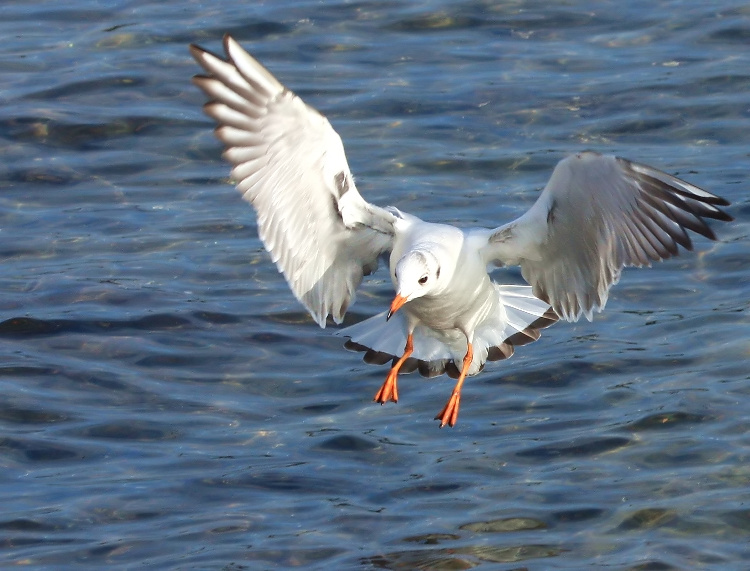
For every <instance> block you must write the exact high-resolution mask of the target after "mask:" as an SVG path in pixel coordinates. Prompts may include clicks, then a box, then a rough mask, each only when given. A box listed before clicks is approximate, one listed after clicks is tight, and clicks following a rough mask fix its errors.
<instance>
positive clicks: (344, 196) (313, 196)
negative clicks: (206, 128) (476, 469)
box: [191, 36, 731, 426]
mask: <svg viewBox="0 0 750 571" xmlns="http://www.w3.org/2000/svg"><path fill="white" fill-rule="evenodd" d="M224 48H225V50H226V54H227V59H226V60H224V59H222V58H220V57H218V56H215V55H213V54H211V53H210V52H208V51H205V50H203V49H201V48H199V47H197V46H191V52H192V54H193V56H194V57H195V59H196V60H197V61H198V63H199V64H200V65H201V66H202V67H203V68H204V69H205V70H206V72H207V74H208V75H199V76H196V77H195V78H194V81H195V83H196V85H198V86H199V87H200V88H201V89H203V91H204V92H205V93H206V94H207V95H208V96H209V98H210V101H209V102H208V103H207V104H206V105H205V111H206V113H207V114H208V115H210V116H211V117H213V118H214V119H215V120H216V121H217V123H218V124H219V126H218V127H217V129H216V136H217V137H218V138H219V140H221V141H222V142H223V143H224V144H225V145H226V150H225V152H224V158H225V159H227V161H229V162H230V163H231V164H232V165H233V168H232V173H231V176H232V178H233V179H234V180H235V182H236V184H237V189H238V190H239V191H240V192H241V193H242V195H243V197H244V198H245V200H247V201H248V202H250V203H251V204H252V205H253V207H254V208H255V211H256V213H257V217H258V231H259V234H260V237H261V240H262V241H263V243H264V244H265V246H266V249H267V250H268V251H269V253H270V254H271V257H272V259H273V261H274V262H275V263H276V265H277V266H278V268H279V270H280V271H281V272H282V273H283V274H284V277H285V278H286V280H287V282H288V283H289V286H290V287H291V289H292V291H293V292H294V294H295V296H296V297H297V299H298V300H299V301H300V302H301V303H302V304H303V305H304V306H305V307H306V308H307V309H308V311H309V312H310V314H311V315H312V317H313V319H315V321H316V322H317V323H318V324H319V325H320V326H321V327H325V324H326V319H327V317H328V316H329V315H330V316H332V317H333V319H334V321H335V322H337V323H340V322H341V321H342V319H343V317H344V314H345V313H346V310H347V308H348V307H349V305H350V304H351V303H353V301H354V297H355V292H356V289H357V287H358V286H359V284H360V283H361V281H362V278H363V276H364V275H366V274H369V273H371V272H373V271H375V269H376V268H377V265H378V258H379V256H380V255H381V254H384V253H386V252H388V251H390V272H391V279H392V281H393V285H394V287H395V289H396V297H395V299H394V300H393V303H392V304H391V307H390V310H389V311H388V312H384V313H383V314H380V315H376V316H375V317H371V318H370V319H367V320H365V321H362V322H361V323H358V324H356V325H354V326H351V327H348V328H345V329H343V330H341V331H340V332H339V333H340V334H341V335H344V336H347V337H350V339H351V340H350V341H349V342H348V343H347V345H348V346H349V347H350V348H353V349H357V350H363V351H365V352H366V353H365V360H366V361H368V362H372V363H380V364H383V363H386V362H389V361H393V366H392V368H391V370H390V372H389V374H388V377H387V378H386V382H385V383H384V384H383V387H382V388H381V390H380V391H378V393H377V394H376V397H375V399H376V400H377V401H378V402H381V403H384V402H386V401H388V400H394V401H395V400H398V391H397V384H396V380H397V375H398V373H399V372H407V371H410V370H415V369H418V370H419V371H420V372H421V373H422V374H423V375H425V376H434V375H437V374H441V373H443V372H447V373H448V374H449V375H451V376H454V377H457V378H458V382H457V383H456V386H455V388H454V389H453V393H452V394H451V398H450V399H449V401H448V403H447V404H446V406H445V408H444V409H443V410H442V411H441V412H440V413H439V414H438V416H437V417H436V419H438V420H440V423H441V426H443V425H445V424H449V425H451V426H453V425H454V424H455V422H456V418H457V415H458V409H459V402H460V392H461V387H462V384H463V382H464V379H465V378H466V376H467V375H473V374H476V373H478V372H479V371H480V370H481V369H482V367H483V366H484V363H485V361H487V360H498V359H503V358H507V357H509V356H510V355H511V354H512V353H513V350H514V347H515V346H519V345H523V344H525V343H528V342H530V341H534V340H536V339H538V338H539V329H541V328H544V327H547V326H549V325H551V324H552V323H554V322H555V321H556V320H557V318H558V316H560V317H563V318H564V319H567V320H569V321H575V320H577V319H578V318H579V317H580V316H581V315H582V314H583V315H585V316H586V317H587V318H588V319H591V317H592V314H593V312H594V311H595V310H596V311H601V309H602V308H603V307H604V305H605V303H606V301H607V295H608V292H609V288H610V287H611V286H612V285H613V284H614V283H616V282H617V280H618V279H619V277H620V272H621V270H622V268H623V267H625V266H632V265H635V266H643V265H649V264H650V263H651V262H652V261H657V260H661V259H665V258H669V257H671V256H674V255H676V254H677V253H678V246H682V247H683V248H686V249H691V248H692V244H691V241H690V237H689V236H688V234H687V232H686V230H691V231H694V232H697V233H699V234H702V235H703V236H706V237H708V238H711V239H715V236H714V234H713V232H712V231H711V229H710V228H709V226H708V225H707V224H706V222H705V220H704V218H713V219H717V220H731V217H730V216H729V215H727V214H726V213H725V212H724V211H722V210H721V209H720V208H718V207H719V206H724V205H727V204H728V203H727V202H726V201H725V200H724V199H722V198H720V197H718V196H715V195H713V194H711V193H709V192H706V191H704V190H702V189H700V188H698V187H696V186H693V185H691V184H689V183H687V182H684V181H682V180H679V179H677V178H675V177H673V176H670V175H668V174H666V173H663V172H661V171H659V170H656V169H654V168H651V167H647V166H644V165H640V164H637V163H633V162H630V161H627V160H625V159H621V158H618V157H614V156H606V155H600V154H598V153H594V152H583V153H579V154H576V155H573V156H570V157H567V158H565V159H563V160H562V161H560V163H559V164H558V165H557V166H556V167H555V169H554V171H553V173H552V177H551V178H550V180H549V182H548V184H547V186H546V187H545V189H544V191H543V192H542V194H541V195H540V197H539V199H538V200H537V201H536V203H535V204H534V205H533V206H532V207H531V208H530V209H529V210H528V212H526V213H525V214H524V215H523V216H521V217H520V218H518V219H516V220H514V221H512V222H510V223H508V224H505V225H504V226H500V227H498V228H495V229H485V228H474V229H468V230H461V229H458V228H456V227H453V226H449V225H445V224H433V223H429V222H424V221H422V220H420V219H419V218H417V217H416V216H412V215H410V214H406V213H402V212H400V211H399V210H397V209H395V208H392V207H388V208H381V207H379V206H376V205H373V204H370V203H368V202H367V201H365V200H364V199H363V198H362V196H361V195H360V194H359V192H358V191H357V188H356V186H355V184H354V179H353V177H352V174H351V172H350V170H349V166H348V164H347V161H346V156H345V153H344V147H343V145H342V142H341V138H340V137H339V136H338V134H337V133H336V132H335V131H334V130H333V128H332V127H331V125H330V123H329V122H328V120H327V119H326V118H325V117H323V116H322V115H321V114H320V113H318V112H317V111H316V110H315V109H313V108H311V107H309V106H308V105H306V104H305V103H304V102H303V101H302V100H301V99H300V98H299V97H297V96H296V95H295V94H294V93H292V92H291V91H289V90H288V89H286V88H285V87H284V86H283V85H282V84H281V83H279V81H278V80H277V79H276V78H274V77H273V75H271V74H270V73H269V72H268V71H267V70H266V69H265V68H264V67H263V66H262V65H260V64H259V63H258V62H257V61H256V60H255V59H253V58H252V57H251V56H250V55H249V54H248V53H247V52H246V51H244V50H243V49H242V48H241V47H240V45H239V44H238V43H237V42H236V41H234V40H233V39H232V38H231V37H229V36H226V37H225V38H224ZM492 264H494V265H520V266H521V272H522V275H523V277H524V279H526V281H528V283H529V284H531V285H530V286H507V285H498V284H496V283H493V282H492V281H491V280H490V277H489V274H488V272H487V267H488V265H492Z"/></svg>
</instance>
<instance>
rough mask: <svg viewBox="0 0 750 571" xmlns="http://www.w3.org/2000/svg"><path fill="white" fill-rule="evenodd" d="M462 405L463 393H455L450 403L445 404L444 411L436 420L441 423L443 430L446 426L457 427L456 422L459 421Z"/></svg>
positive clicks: (449, 400)
mask: <svg viewBox="0 0 750 571" xmlns="http://www.w3.org/2000/svg"><path fill="white" fill-rule="evenodd" d="M460 404H461V393H460V392H455V391H454V392H453V394H451V397H450V398H449V399H448V402H447V403H445V406H444V407H443V410H441V411H440V412H439V413H438V414H437V416H436V417H435V420H439V421H440V428H443V427H444V426H445V425H446V424H447V425H448V426H450V427H453V426H455V424H456V420H457V419H458V408H459V406H460Z"/></svg>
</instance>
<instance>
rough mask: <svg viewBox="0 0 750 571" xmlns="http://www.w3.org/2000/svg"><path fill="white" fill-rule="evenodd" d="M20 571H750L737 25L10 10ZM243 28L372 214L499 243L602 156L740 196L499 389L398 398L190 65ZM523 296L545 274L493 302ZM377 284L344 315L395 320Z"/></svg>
mask: <svg viewBox="0 0 750 571" xmlns="http://www.w3.org/2000/svg"><path fill="white" fill-rule="evenodd" d="M0 14H1V15H2V18H0V29H1V30H2V37H3V38H4V41H3V43H2V46H0V73H1V74H2V78H3V83H2V85H3V87H2V91H1V93H2V101H3V105H2V106H0V137H2V145H1V146H0V149H1V152H2V159H3V160H2V161H0V259H2V263H3V270H4V271H3V273H2V276H0V288H2V296H1V297H0V342H1V345H0V346H1V347H2V361H1V364H0V388H1V390H2V394H3V398H2V401H0V428H1V429H2V433H1V434H0V466H2V470H0V500H1V501H2V505H3V510H2V512H1V513H0V546H2V550H1V551H0V561H2V562H3V563H4V567H10V566H14V565H17V566H25V567H38V568H54V569H62V568H66V567H70V568H72V567H75V568H92V569H101V568H105V567H106V568H123V569H133V568H143V567H146V568H156V569H226V570H239V569H271V568H287V567H299V568H305V569H353V568H357V569H434V570H439V569H469V568H474V567H479V568H483V569H485V568H486V569H584V568H607V569H708V568H714V569H743V568H745V567H746V566H747V560H748V559H749V558H750V542H749V541H748V539H749V538H750V468H748V465H749V462H748V460H749V457H750V439H748V436H747V432H748V429H749V428H750V415H749V414H748V412H747V411H748V406H747V401H746V400H745V399H747V398H749V397H750V373H748V367H747V361H748V356H749V355H750V345H749V342H748V339H749V338H750V335H749V333H750V326H749V325H750V324H749V323H748V294H749V293H750V270H749V269H748V260H749V259H750V258H748V254H750V252H749V250H748V245H747V244H748V242H747V236H748V233H749V232H750V227H749V226H748V222H747V220H748V214H749V213H750V202H749V201H748V185H747V168H748V156H749V154H750V145H749V144H748V139H747V133H748V132H750V98H749V97H748V93H750V74H749V73H748V70H749V69H750V56H749V55H748V54H749V52H748V49H747V46H748V40H749V39H750V10H748V8H747V6H746V4H745V3H743V2H729V1H725V2H716V3H705V2H699V1H688V2H669V1H665V2H660V1H657V2H640V1H639V2H631V3H620V2H618V3H614V2H569V3H566V4H564V5H562V4H560V5H557V4H555V3H549V2H532V1H528V2H523V1H519V2H505V3H494V2H480V1H474V2H461V3H455V2H439V1H425V2H420V3H411V2H398V1H390V2H358V3H348V2H317V1H316V2H311V1H305V0H299V1H290V2H268V3H258V4H252V3H250V4H248V3H232V4H230V3H202V2H201V3H199V2H179V3H178V2H174V1H172V2H159V3H156V2H154V3H147V2H139V1H131V2H124V1H121V2H114V1H113V2H108V3H102V2H91V1H85V0H79V1H73V2H70V3H67V4H65V5H62V4H60V3H57V2H49V1H30V2H6V3H5V4H3V7H2V8H0ZM224 32H231V33H232V34H233V35H235V36H236V37H237V38H238V39H240V40H241V41H242V42H243V43H244V44H245V45H246V46H247V47H248V48H249V49H250V51H251V52H252V53H254V54H255V55H256V56H257V57H258V58H259V59H261V61H263V62H264V63H266V65H267V66H268V67H269V68H270V69H271V70H273V71H274V73H276V74H277V75H278V77H279V78H280V79H281V80H282V81H283V82H285V83H286V84H287V85H288V86H289V87H290V88H292V89H294V90H295V91H297V92H298V93H299V94H300V95H302V96H303V97H304V98H305V99H306V100H307V101H308V102H310V103H311V104H313V105H315V106H316V107H318V108H320V109H321V110H322V111H323V112H324V113H326V114H327V115H328V116H329V117H330V119H331V121H332V122H333V124H334V126H335V127H336V129H337V130H338V131H339V132H340V133H341V135H342V137H343V139H344V141H345V144H346V147H347V151H348V155H349V160H350V164H351V166H352V169H353V170H354V172H355V174H356V175H357V176H358V184H359V187H360V190H361V192H362V193H363V194H364V195H365V196H366V197H367V198H368V199H369V200H372V201H373V202H377V203H379V204H394V205H396V206H399V207H400V208H402V209H404V210H407V211H410V212H414V213H416V214H419V215H422V216H424V217H425V218H427V219H429V220H447V221H450V222H454V223H457V224H462V225H476V224H483V225H488V226H496V225H498V224H500V223H501V222H504V221H507V220H510V219H511V218H512V217H515V216H517V215H519V214H520V213H521V212H523V211H524V210H525V209H526V208H527V207H528V206H529V205H530V204H531V203H532V202H533V200H534V199H535V197H536V196H537V195H538V191H539V189H540V188H541V187H542V186H543V185H544V183H545V181H546V178H547V177H548V176H549V173H550V172H551V169H552V168H553V166H554V164H555V163H556V162H557V161H558V160H559V159H560V158H562V157H563V156H564V155H565V154H566V153H569V152H572V151H577V150H581V149H594V150H598V151H602V152H613V153H617V154H619V155H622V156H625V157H628V158H631V159H633V160H638V161H641V162H645V163H647V164H653V165H654V166H658V167H661V168H664V169H666V170H667V171H669V172H672V173H675V174H678V175H682V176H684V177H685V178H688V179H689V180H691V181H692V182H694V183H696V184H698V185H701V186H703V187H705V188H707V189H709V190H711V191H713V192H715V193H717V194H719V195H722V196H725V197H726V198H728V199H729V200H731V201H732V203H733V206H732V207H731V208H730V209H729V211H730V212H731V213H732V214H733V215H734V216H735V218H736V219H737V220H736V222H734V223H732V224H723V225H719V224H715V225H714V227H715V229H716V231H717V233H718V234H719V236H720V238H721V241H720V242H719V243H716V244H714V243H709V242H708V241H707V240H704V239H697V240H696V250H697V253H695V254H687V255H683V256H681V257H679V258H677V259H674V260H671V261H669V262H667V263H663V264H659V265H657V266H655V267H654V268H652V269H650V270H629V271H626V272H625V273H624V276H623V279H622V282H621V283H620V284H619V286H618V287H616V288H615V289H614V290H613V292H612V296H611V299H610V302H609V304H608V307H607V310H606V311H605V312H604V313H603V314H601V315H598V316H597V317H596V319H595V320H594V322H593V323H588V322H582V323H578V324H566V323H561V324H557V325H556V326H554V327H552V328H550V329H548V330H546V331H545V332H544V335H543V337H542V339H541V340H540V341H538V342H536V343H534V344H533V345H529V346H528V347H524V348H522V349H521V350H519V351H518V352H517V353H516V355H514V357H513V358H512V359H511V360H509V361H507V362H501V363H496V364H490V365H489V366H488V367H487V369H486V370H485V372H484V373H483V374H482V375H480V376H478V377H473V378H471V379H469V381H468V382H467V385H466V388H465V390H464V398H463V402H462V410H461V416H460V418H459V423H458V425H457V426H456V427H455V428H454V429H444V430H442V431H440V430H438V429H437V426H436V423H435V421H433V420H431V419H432V417H433V416H434V414H435V413H436V412H437V411H438V410H439V409H440V408H441V407H442V406H443V404H444V402H445V399H446V398H447V397H448V394H449V392H450V389H451V387H452V385H453V381H452V380H450V379H447V378H446V377H442V378H438V379H433V380H425V379H422V378H419V377H417V376H415V375H410V376H408V377H404V378H403V379H402V381H401V386H400V389H401V391H400V392H401V395H400V396H401V400H400V402H399V403H398V404H397V405H388V406H382V407H381V406H377V405H375V404H374V403H372V402H371V398H372V395H373V394H374V393H375V391H376V390H377V388H378V387H379V386H380V384H381V382H382V380H383V378H384V375H385V373H386V371H385V369H384V368H382V367H373V366H368V365H365V364H364V363H362V362H361V361H360V356H359V355H357V354H354V353H350V352H347V351H344V350H343V349H342V348H341V340H340V339H339V338H335V337H333V336H331V334H330V331H329V330H326V331H322V330H320V329H319V328H318V327H317V326H315V325H314V324H313V322H312V321H311V319H310V318H309V317H308V316H307V314H306V313H305V312H304V311H303V310H302V309H301V308H300V307H299V306H298V305H297V304H296V302H295V301H294V299H293V297H292V295H291V293H290V292H289V291H288V289H287V287H286V285H285V283H284V282H283V280H282V279H281V277H280V276H279V275H278V274H277V273H276V270H275V269H274V267H273V265H272V264H271V263H270V261H269V258H268V256H267V255H266V254H265V253H264V251H263V249H262V247H261V245H260V243H259V241H258V239H257V235H256V229H255V219H254V216H253V213H252V211H251V209H250V208H249V207H247V206H245V205H244V204H243V203H242V202H241V201H240V199H239V197H238V196H237V195H236V193H235V192H234V191H233V190H232V188H231V187H230V186H228V185H227V183H226V176H227V172H228V169H227V167H226V165H225V164H223V163H222V162H221V160H220V158H219V153H220V149H219V145H218V144H217V143H216V141H215V140H214V139H213V136H212V133H211V129H212V125H211V122H210V121H209V120H208V119H207V118H205V117H203V115H202V114H201V110H200V106H201V104H202V103H203V97H202V95H201V94H200V93H199V92H198V90H197V89H196V88H194V87H193V86H191V85H190V83H189V79H190V77H191V76H192V75H193V74H194V73H196V72H197V71H198V68H197V66H196V65H195V64H194V62H192V60H191V59H190V57H189V55H188V52H187V44H188V43H189V42H198V43H201V44H203V45H205V46H207V47H209V48H211V49H214V50H219V49H220V38H221V35H222V34H223V33H224ZM498 277H499V278H500V279H504V280H505V281H508V280H517V279H518V274H517V273H512V274H511V275H510V276H504V275H502V274H501V275H499V276H498ZM390 295H391V290H390V287H389V284H388V283H387V276H386V275H385V274H384V273H382V272H381V273H379V274H376V275H375V276H374V277H373V278H371V279H369V280H367V281H366V283H365V287H364V289H363V291H362V292H361V294H360V296H359V302H358V303H357V305H356V306H355V307H354V309H353V311H352V312H351V313H350V314H349V315H348V318H347V319H348V321H347V322H353V321H354V320H359V319H362V318H364V317H366V316H369V315H372V314H374V313H375V312H378V311H381V310H382V309H383V308H384V306H385V304H386V303H388V301H389V298H390Z"/></svg>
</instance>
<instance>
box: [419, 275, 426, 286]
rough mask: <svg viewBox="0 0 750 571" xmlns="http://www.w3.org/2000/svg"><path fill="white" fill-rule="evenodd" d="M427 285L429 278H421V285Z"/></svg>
mask: <svg viewBox="0 0 750 571" xmlns="http://www.w3.org/2000/svg"><path fill="white" fill-rule="evenodd" d="M426 283H427V276H422V277H421V278H419V285H424V284H426Z"/></svg>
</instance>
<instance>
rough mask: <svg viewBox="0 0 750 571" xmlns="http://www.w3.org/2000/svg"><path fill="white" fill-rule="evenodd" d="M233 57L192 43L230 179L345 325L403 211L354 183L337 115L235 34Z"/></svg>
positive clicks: (311, 295)
mask: <svg viewBox="0 0 750 571" xmlns="http://www.w3.org/2000/svg"><path fill="white" fill-rule="evenodd" d="M224 49H225V51H226V55H227V58H226V59H223V58H221V57H218V56H216V55H214V54H212V53H210V52H208V51H206V50H204V49H202V48H200V47H198V46H194V45H192V46H190V51H191V53H192V55H193V57H194V58H195V59H196V61H197V62H198V63H199V64H200V65H201V66H202V67H203V69H205V70H206V72H207V75H198V76H196V77H195V78H194V79H193V81H194V83H195V84H196V85H197V86H198V87H200V88H201V89H202V90H203V91H204V92H205V93H206V94H207V95H208V96H209V98H210V101H209V102H208V103H207V104H206V105H205V106H204V110H205V112H206V113H207V114H208V115H209V116H211V117H213V118H214V119H215V120H216V121H217V122H218V124H219V126H218V127H217V129H216V136H217V138H218V139H219V140H220V141H222V142H223V143H224V144H225V145H226V150H225V151H224V155H223V156H224V158H225V159H227V160H228V161H229V162H230V163H231V164H232V165H233V168H232V172H231V177H232V179H233V180H234V181H235V182H236V184H237V190H239V191H240V192H241V193H242V195H243V197H244V198H245V200H247V201H248V202H250V203H251V204H252V205H253V207H254V208H255V211H256V213H257V216H258V233H259V235H260V238H261V240H262V241H263V244H264V245H265V247H266V249H267V250H268V251H269V252H270V254H271V256H272V258H273V261H274V262H275V263H276V265H277V267H278V268H279V270H280V271H281V272H283V274H284V277H285V278H286V280H287V282H288V283H289V286H290V287H291V289H292V291H293V292H294V294H295V296H296V297H297V299H298V300H299V301H300V302H301V303H302V304H303V305H304V306H305V307H306V308H307V309H308V311H309V312H310V314H311V315H312V316H313V318H314V319H315V321H317V322H318V324H319V325H320V326H321V327H325V321H326V317H327V316H328V315H329V314H330V315H332V316H333V319H334V320H335V321H336V322H337V323H339V322H341V320H342V319H343V316H344V313H345V312H346V310H347V308H348V307H349V305H350V303H352V302H353V300H354V293H355V290H356V289H357V287H358V286H359V284H360V283H361V281H362V276H363V275H365V274H368V273H370V272H372V271H374V270H375V269H376V268H377V264H378V261H377V259H378V256H379V255H380V254H381V253H382V252H384V251H386V250H389V249H390V248H391V244H392V241H393V222H394V220H395V217H394V214H393V213H392V212H390V211H388V210H386V209H383V208H379V207H377V206H375V205H373V204H370V203H368V202H366V201H365V200H364V199H363V198H362V196H361V195H360V194H359V192H358V191H357V188H356V186H355V185H354V179H353V177H352V173H351V171H350V170H349V166H348V164H347V161H346V156H345V154H344V147H343V145H342V143H341V138H340V137H339V136H338V134H337V133H336V131H334V130H333V128H332V127H331V125H330V123H329V122H328V120H327V119H326V118H325V117H324V116H323V115H321V114H320V113H318V112H317V111H316V110H315V109H313V108H311V107H309V106H307V105H306V104H305V103H304V102H303V101H302V100H301V99H300V98H299V97H297V96H296V95H295V94H294V93H292V92H291V91H289V90H288V89H286V88H285V87H284V86H283V85H282V84H281V83H279V81H278V80H277V79H276V78H275V77H274V76H273V75H271V73H270V72H269V71H268V70H266V69H265V68H264V67H263V66H262V65H261V64H259V63H258V62H257V61H256V60H255V59H254V58H253V57H252V56H250V54H248V53H247V52H246V51H245V50H244V49H242V47H240V45H239V44H238V43H237V42H236V41H235V40H234V39H232V38H231V37H229V36H225V37H224Z"/></svg>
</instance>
